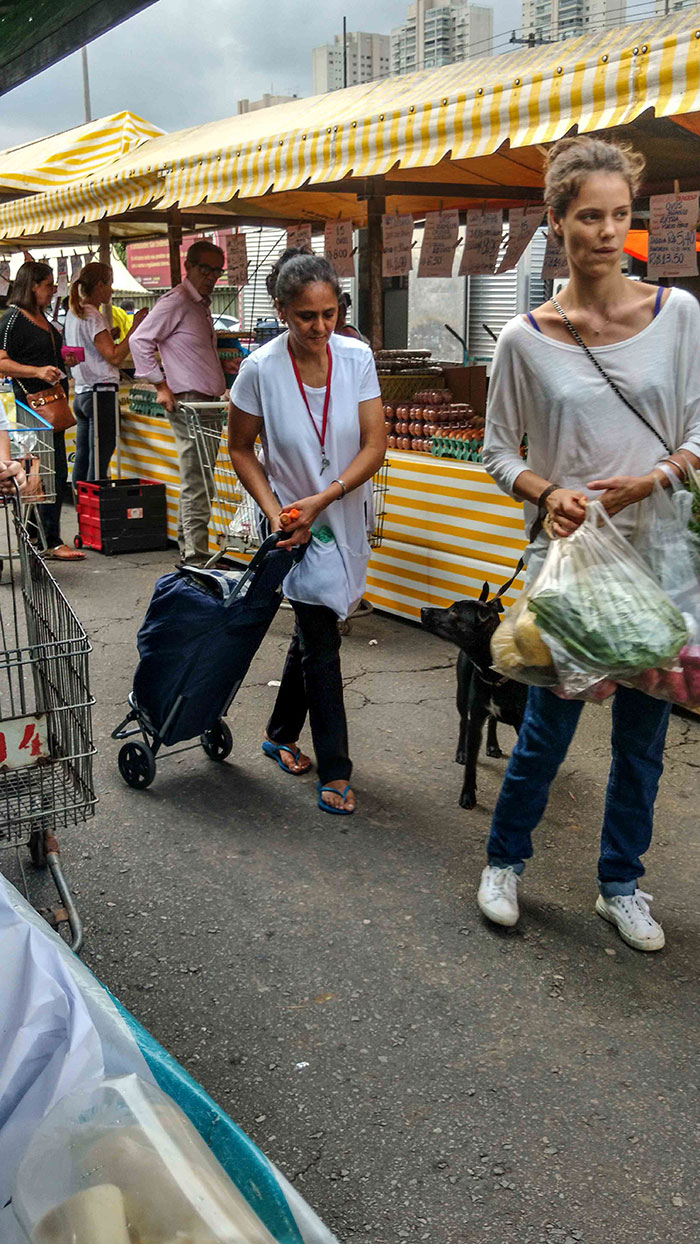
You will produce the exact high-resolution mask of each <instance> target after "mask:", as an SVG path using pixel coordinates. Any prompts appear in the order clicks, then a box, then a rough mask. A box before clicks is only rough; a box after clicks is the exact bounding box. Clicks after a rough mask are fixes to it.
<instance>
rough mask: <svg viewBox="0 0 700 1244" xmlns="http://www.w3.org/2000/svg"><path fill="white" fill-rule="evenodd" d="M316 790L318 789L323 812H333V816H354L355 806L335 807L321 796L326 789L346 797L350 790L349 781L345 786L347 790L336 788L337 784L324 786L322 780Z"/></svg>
mask: <svg viewBox="0 0 700 1244" xmlns="http://www.w3.org/2000/svg"><path fill="white" fill-rule="evenodd" d="M316 790H317V791H318V806H319V808H320V809H321V811H322V812H331V813H332V814H333V816H352V814H353V812H354V811H355V809H354V808H334V807H333V806H332V804H330V803H326V801H325V799H322V797H321V796H322V795H323V792H324V790H325V791H327V792H328V794H329V795H339V796H340V798H341V799H344V798H345V796H346V795H347V793H348V791H349V790H350V783H349V782H348V784H347V786H346V787H345V790H336V789H335V786H322V785H321V783H320V782H317V783H316Z"/></svg>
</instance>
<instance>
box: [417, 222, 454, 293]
mask: <svg viewBox="0 0 700 1244" xmlns="http://www.w3.org/2000/svg"><path fill="white" fill-rule="evenodd" d="M458 241H459V212H458V211H457V210H456V209H455V210H450V211H447V212H428V213H427V215H426V217H425V230H424V233H423V245H422V246H421V250H420V262H419V264H418V276H419V277H423V276H447V277H450V276H452V265H453V263H454V257H455V251H456V249H457V243H458Z"/></svg>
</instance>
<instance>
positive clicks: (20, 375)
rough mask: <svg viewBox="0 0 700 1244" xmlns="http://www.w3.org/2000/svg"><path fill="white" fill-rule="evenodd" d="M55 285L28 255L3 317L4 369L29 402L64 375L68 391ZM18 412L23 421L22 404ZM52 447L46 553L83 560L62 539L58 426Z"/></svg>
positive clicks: (62, 450)
mask: <svg viewBox="0 0 700 1244" xmlns="http://www.w3.org/2000/svg"><path fill="white" fill-rule="evenodd" d="M55 288H56V287H55V285H54V279H53V273H52V271H51V268H50V267H49V265H48V264H46V263H35V262H34V261H33V260H29V261H28V262H27V263H24V264H22V267H21V268H20V269H19V272H18V273H17V276H16V277H15V280H14V285H13V287H12V301H13V304H14V305H13V306H12V307H10V309H9V310H7V311H6V312H5V314H4V315H3V317H2V319H0V374H2V375H5V376H10V378H11V379H12V387H13V389H14V393H15V399H16V400H17V401H18V402H23V403H24V404H25V405H28V403H27V394H28V393H37V392H39V391H40V390H41V389H47V388H49V386H50V385H52V384H56V382H57V381H59V380H60V381H61V384H62V386H63V388H64V389H65V391H66V396H68V381H67V380H66V378H65V375H64V373H63V372H62V370H61V367H60V359H61V346H62V344H63V341H62V338H61V334H60V333H59V331H58V329H57V328H55V327H54V325H53V324H50V323H49V321H48V320H47V318H46V315H45V309H46V307H48V306H49V304H50V302H51V299H52V297H53V293H54V290H55ZM17 412H18V422H19V423H21V422H22V413H23V412H22V407H21V406H18V408H17ZM53 447H54V457H55V471H56V500H55V501H52V502H50V503H49V504H47V505H42V506H40V507H39V509H40V513H41V521H42V523H43V526H44V534H45V536H46V553H45V556H46V557H53V558H56V559H57V560H58V561H79V560H82V558H83V557H84V556H85V554H84V553H79V552H78V550H77V549H71V548H69V547H68V545H67V544H64V542H63V540H62V539H61V505H62V503H63V497H64V493H65V490H66V483H67V480H68V465H67V462H66V442H65V434H64V433H63V432H54V434H53Z"/></svg>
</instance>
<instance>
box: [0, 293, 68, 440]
mask: <svg viewBox="0 0 700 1244" xmlns="http://www.w3.org/2000/svg"><path fill="white" fill-rule="evenodd" d="M20 314H21V312H20V311H19V308H18V309H17V311H16V313H15V315H13V317H12V319H11V320H8V323H7V327H6V329H5V340H4V341H3V343H2V348H3V350H4V351H5V353H6V354H7V356H8V358H12V355H11V354H10V351H9V350H8V348H7V341H8V337H9V335H10V329H11V327H12V325H13V324H14V323H15V322H16V320H17V316H18V315H20ZM49 335H50V337H51V345H52V346H53V353H54V358H55V360H56V366H57V367H60V364H59V361H58V355H57V353H56V338H55V337H54V333H53V329H52V328H51V327H50V326H49ZM14 379H15V381H16V382H17V384H18V385H19V387H20V389H21V390H22V392H23V393H24V396H25V397H26V399H27V405H28V406H31V408H32V410H34V411H36V413H37V414H38V415H40V416H41V418H42V419H45V420H46V421H47V423H50V424H51V427H52V428H53V430H54V432H65V431H66V429H67V428H72V427H74V425H75V418H74V415H73V412H72V410H71V408H70V405H69V403H68V398H67V397H66V394H65V391H64V388H63V385H62V384H61V382H60V381H57V382H56V384H52V385H51V387H50V388H48V389H39V390H38V391H36V390H35V392H34V393H29V392H28V390H27V389H26V388H25V386H24V385H23V384H22V381H21V380H19V379H18V377H17V376H15V377H14Z"/></svg>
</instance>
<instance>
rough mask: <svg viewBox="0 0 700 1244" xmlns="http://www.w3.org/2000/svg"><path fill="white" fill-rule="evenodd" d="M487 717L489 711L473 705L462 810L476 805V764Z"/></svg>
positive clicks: (468, 734) (460, 802)
mask: <svg viewBox="0 0 700 1244" xmlns="http://www.w3.org/2000/svg"><path fill="white" fill-rule="evenodd" d="M487 715H488V710H487V709H482V708H480V707H479V706H478V705H472V707H471V711H470V713H469V725H468V727H467V755H466V760H465V764H464V784H463V786H462V793H461V795H460V797H459V806H460V808H467V809H470V808H473V807H474V806H475V805H476V763H477V760H478V759H479V750H480V748H481V736H482V734H483V730H484V722H485V721H486V717H487Z"/></svg>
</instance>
